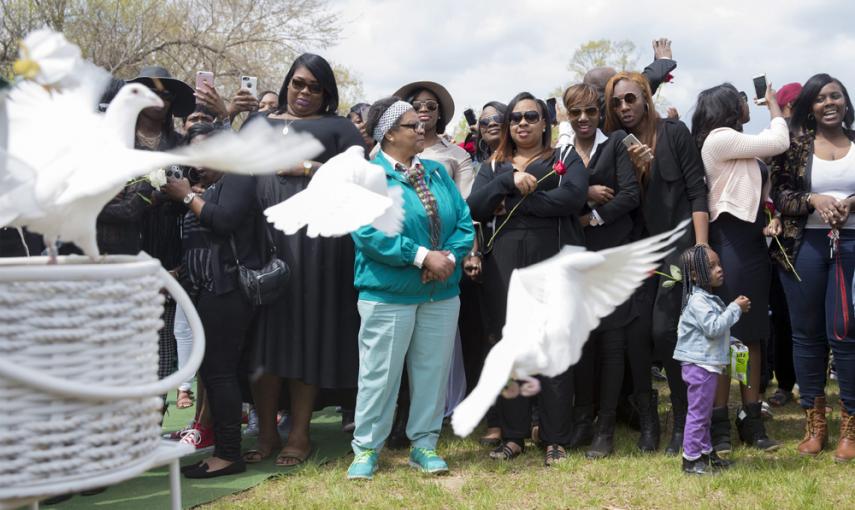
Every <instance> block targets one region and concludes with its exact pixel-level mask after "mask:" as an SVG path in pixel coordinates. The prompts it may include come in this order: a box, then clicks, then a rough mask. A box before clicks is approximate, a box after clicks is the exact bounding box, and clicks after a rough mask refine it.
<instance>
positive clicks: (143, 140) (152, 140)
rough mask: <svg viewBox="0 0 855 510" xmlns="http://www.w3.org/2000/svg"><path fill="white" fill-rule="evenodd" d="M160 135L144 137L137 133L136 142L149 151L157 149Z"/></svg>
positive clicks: (139, 132)
mask: <svg viewBox="0 0 855 510" xmlns="http://www.w3.org/2000/svg"><path fill="white" fill-rule="evenodd" d="M161 134H162V133H157V134H156V135H154V136H146V135H144V134H143V133H142V132H141V131H137V141H139V143H140V145H143V146H145V147H148V148H149V149H157V148H158V147H159V146H160V138H161Z"/></svg>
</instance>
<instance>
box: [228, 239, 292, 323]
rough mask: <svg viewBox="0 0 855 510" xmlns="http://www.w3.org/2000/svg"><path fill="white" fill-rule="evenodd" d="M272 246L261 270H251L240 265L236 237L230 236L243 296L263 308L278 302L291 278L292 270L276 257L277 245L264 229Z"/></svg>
mask: <svg viewBox="0 0 855 510" xmlns="http://www.w3.org/2000/svg"><path fill="white" fill-rule="evenodd" d="M262 228H263V229H264V233H265V234H266V237H267V241H268V244H269V246H270V257H269V258H268V260H267V263H265V264H264V267H262V268H261V269H250V268H248V267H246V266H244V265H242V264H241V263H240V260H238V256H237V248H236V247H235V238H234V236H229V242H230V243H231V245H232V253H233V254H234V257H235V263H236V264H237V269H238V286H239V287H240V290H241V292H243V295H244V296H245V297H246V298H247V300H249V302H250V303H251V304H252V305H254V306H262V305H266V304H270V303H272V302H273V301H276V299H277V298H279V296H281V295H282V293H283V292H284V291H285V285H286V284H287V283H288V279H289V278H290V277H291V268H289V267H288V264H287V263H286V262H285V261H284V260H282V259H280V258H279V257H277V256H276V243H274V242H273V236H272V235H270V231H269V230H268V229H267V226H266V225H264V226H263V227H262Z"/></svg>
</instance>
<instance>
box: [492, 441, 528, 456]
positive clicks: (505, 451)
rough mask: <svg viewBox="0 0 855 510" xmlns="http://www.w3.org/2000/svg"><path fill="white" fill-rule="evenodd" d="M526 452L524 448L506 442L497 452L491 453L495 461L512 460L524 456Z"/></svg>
mask: <svg viewBox="0 0 855 510" xmlns="http://www.w3.org/2000/svg"><path fill="white" fill-rule="evenodd" d="M512 445H513V446H512ZM514 447H516V448H514ZM524 451H525V447H524V446H522V445H519V444H517V443H515V442H513V441H505V442H503V443H502V444H500V445H499V446H498V447H497V448H496V449H495V450H493V451H491V452H490V458H491V459H493V460H511V459H515V458H517V457H519V456H520V455H522V454H523V452H524Z"/></svg>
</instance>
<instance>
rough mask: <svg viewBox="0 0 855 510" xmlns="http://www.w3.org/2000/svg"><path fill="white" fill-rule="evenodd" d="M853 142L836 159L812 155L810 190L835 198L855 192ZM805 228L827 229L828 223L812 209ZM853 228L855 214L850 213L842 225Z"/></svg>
mask: <svg viewBox="0 0 855 510" xmlns="http://www.w3.org/2000/svg"><path fill="white" fill-rule="evenodd" d="M853 146H855V143H850V144H849V152H847V153H846V155H845V156H843V157H842V158H840V159H838V160H836V161H827V160H824V159H820V158H818V157H816V155H814V156H813V165H812V166H811V174H810V192H811V193H818V194H820V195H831V196H833V197H834V198H836V199H838V200H839V199H842V198H846V197H848V196H849V195H851V194H852V193H855V150H853ZM805 228H822V229H826V230H828V229H829V226H828V223H826V222H824V221H822V218H821V217H820V216H819V212H817V211H814V212H813V213H812V214H811V215H810V216H808V220H807V225H805ZM843 228H846V229H855V216H853V215H850V216H849V219H848V220H847V221H846V225H844V226H843Z"/></svg>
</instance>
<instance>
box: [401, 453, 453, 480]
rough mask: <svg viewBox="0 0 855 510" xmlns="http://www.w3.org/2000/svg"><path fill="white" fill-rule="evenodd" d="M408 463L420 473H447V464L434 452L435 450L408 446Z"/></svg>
mask: <svg viewBox="0 0 855 510" xmlns="http://www.w3.org/2000/svg"><path fill="white" fill-rule="evenodd" d="M410 465H411V466H413V467H414V468H417V469H418V470H419V471H421V472H422V473H430V474H432V475H436V474H440V473H448V464H446V463H445V461H444V460H442V457H440V456H439V455H437V454H436V450H430V449H427V448H410Z"/></svg>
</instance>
